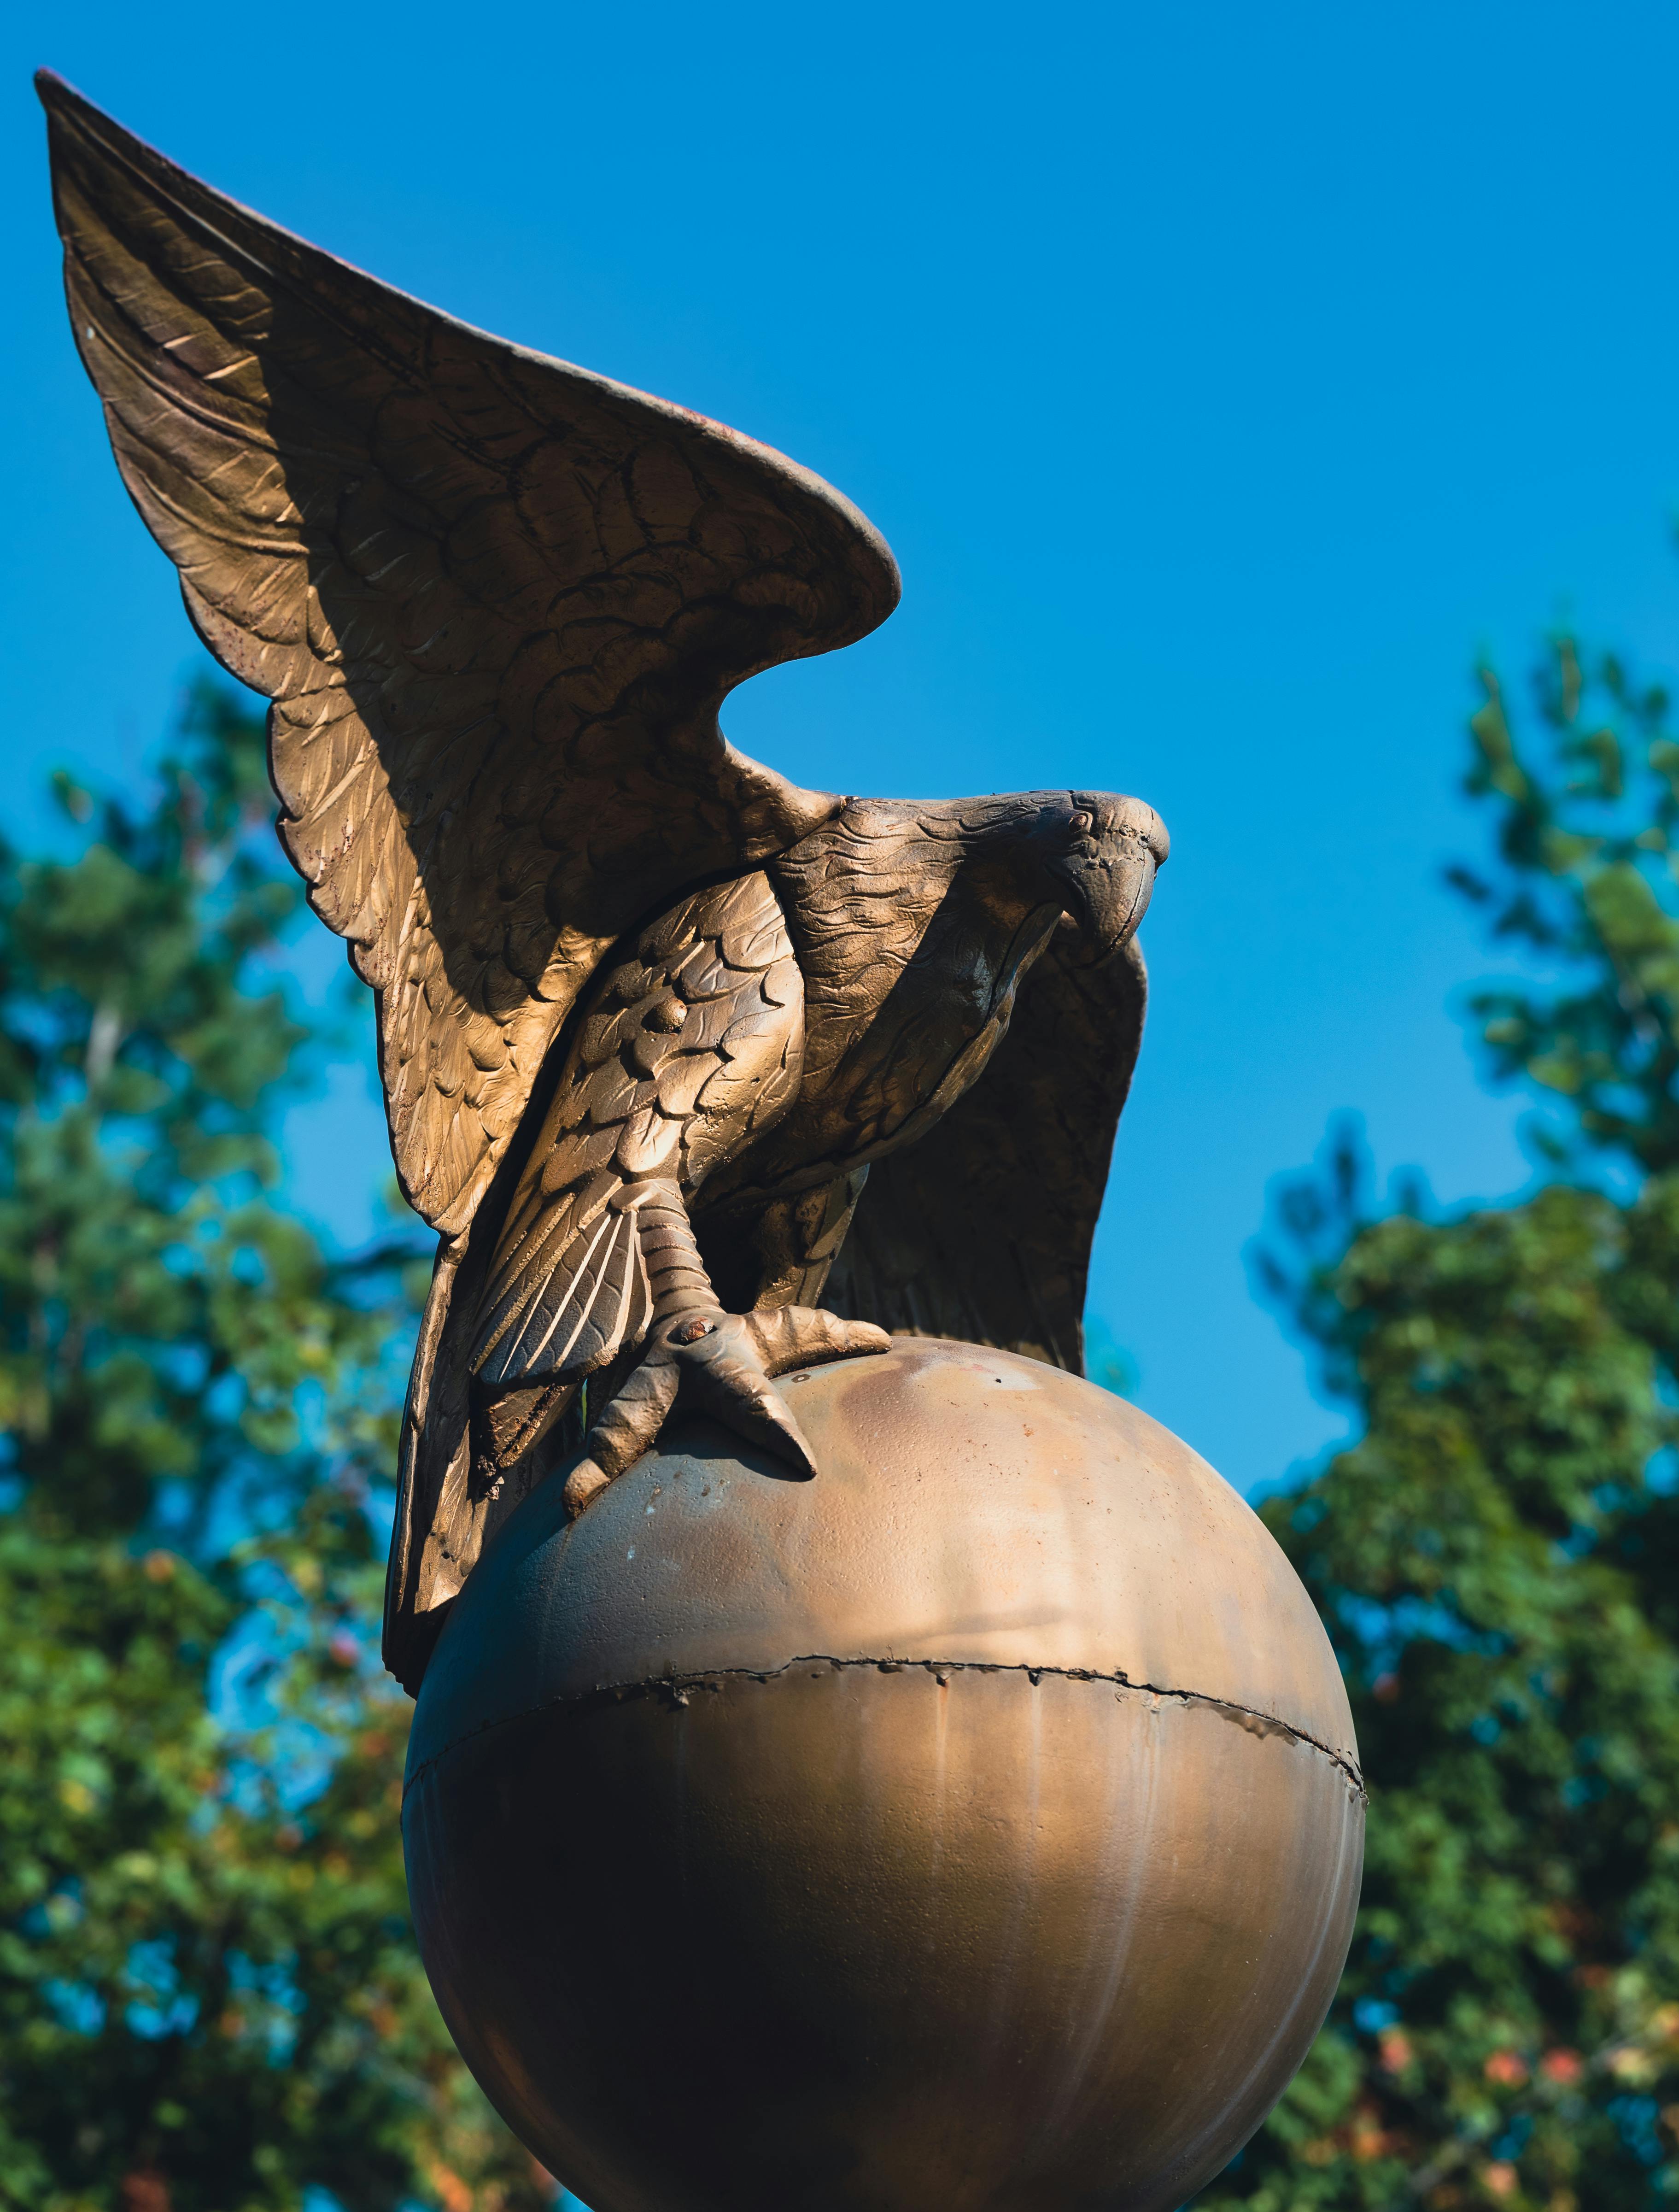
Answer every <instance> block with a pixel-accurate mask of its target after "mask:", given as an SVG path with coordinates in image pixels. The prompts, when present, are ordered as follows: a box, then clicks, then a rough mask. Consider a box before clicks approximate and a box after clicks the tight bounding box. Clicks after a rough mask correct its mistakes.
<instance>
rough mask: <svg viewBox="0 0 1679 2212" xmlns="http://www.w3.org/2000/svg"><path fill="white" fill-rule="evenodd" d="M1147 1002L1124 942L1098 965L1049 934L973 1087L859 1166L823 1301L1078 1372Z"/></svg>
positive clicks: (911, 1330)
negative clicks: (895, 1148) (905, 1142)
mask: <svg viewBox="0 0 1679 2212" xmlns="http://www.w3.org/2000/svg"><path fill="white" fill-rule="evenodd" d="M1147 998H1148V977H1147V973H1146V971H1145V969H1144V968H1143V955H1142V952H1141V951H1139V949H1138V947H1137V943H1136V941H1135V939H1133V940H1132V941H1131V942H1130V944H1128V945H1125V946H1124V947H1123V949H1122V950H1121V951H1118V952H1116V953H1115V954H1114V955H1113V956H1112V958H1111V959H1108V960H1106V961H1105V962H1103V963H1101V964H1100V966H1098V967H1086V966H1081V965H1080V964H1079V948H1078V946H1077V945H1076V943H1074V942H1072V941H1070V939H1068V938H1067V937H1066V936H1058V937H1057V938H1056V939H1052V941H1051V944H1050V947H1049V949H1048V950H1047V951H1046V952H1045V953H1044V954H1043V956H1042V957H1041V958H1040V960H1039V961H1038V963H1037V964H1036V966H1035V967H1033V969H1031V970H1030V972H1029V973H1028V974H1027V978H1026V981H1024V982H1023V983H1022V985H1021V993H1020V997H1019V1000H1018V1001H1017V1002H1016V1004H1015V1013H1014V1018H1013V1020H1012V1021H1011V1022H1010V1024H1009V1030H1008V1034H1007V1036H1005V1037H1004V1038H1003V1042H1002V1043H1001V1044H1000V1045H999V1046H998V1047H997V1051H996V1053H995V1054H993V1055H992V1058H991V1065H990V1066H988V1067H987V1068H986V1070H985V1073H984V1074H983V1075H982V1076H981V1077H980V1079H979V1082H978V1083H976V1084H975V1085H974V1086H973V1090H972V1091H969V1092H968V1093H967V1097H965V1098H962V1099H961V1100H960V1101H959V1102H958V1103H957V1104H955V1106H953V1107H952V1108H951V1109H950V1111H949V1113H948V1114H947V1115H945V1116H944V1118H943V1121H940V1122H939V1123H938V1125H937V1127H936V1129H935V1130H934V1131H933V1133H932V1134H931V1136H930V1137H929V1138H925V1139H923V1140H922V1142H921V1143H920V1144H918V1145H912V1146H909V1147H907V1148H906V1150H905V1151H903V1152H892V1153H889V1154H888V1156H887V1158H884V1159H882V1160H877V1161H876V1163H875V1164H874V1166H873V1167H871V1168H870V1170H869V1181H868V1183H867V1185H866V1186H865V1188H864V1193H863V1195H862V1198H861V1199H860V1200H859V1201H858V1209H857V1212H856V1215H855V1216H854V1218H853V1219H852V1225H851V1230H850V1232H849V1234H848V1235H847V1237H846V1242H845V1243H844V1245H843V1246H842V1247H841V1249H840V1252H839V1257H838V1259H837V1260H836V1261H834V1263H833V1269H832V1271H831V1272H830V1273H829V1275H828V1278H827V1284H826V1285H825V1286H824V1288H823V1291H822V1304H824V1305H825V1306H827V1308H828V1309H829V1310H830V1311H832V1312H833V1313H837V1314H843V1315H848V1316H853V1317H859V1318H866V1319H867V1320H870V1321H873V1322H879V1323H880V1324H881V1326H882V1328H889V1329H894V1330H896V1331H898V1332H899V1333H900V1334H908V1335H917V1336H954V1337H960V1338H962V1339H964V1340H967V1342H968V1343H971V1344H993V1345H997V1346H1000V1347H1001V1348H1003V1349H1004V1350H1007V1351H1009V1352H1023V1353H1025V1354H1026V1356H1027V1358H1032V1359H1045V1360H1048V1361H1050V1362H1051V1363H1052V1364H1053V1365H1055V1366H1057V1367H1066V1368H1070V1369H1071V1370H1072V1371H1073V1373H1074V1374H1076V1375H1082V1373H1083V1371H1084V1328H1083V1313H1084V1290H1085V1279H1086V1276H1087V1274H1088V1270H1089V1265H1090V1243H1091V1239H1092V1237H1094V1234H1095V1230H1096V1216H1097V1214H1098V1213H1099V1212H1100V1210H1101V1203H1102V1191H1103V1188H1104V1186H1105V1185H1106V1182H1107V1169H1108V1161H1109V1158H1110V1157H1111V1155H1112V1151H1113V1139H1114V1133H1115V1131H1116V1130H1117V1128H1118V1125H1119V1113H1120V1109H1121V1108H1122V1107H1123V1106H1124V1103H1125V1094H1126V1092H1127V1091H1129V1090H1130V1080H1131V1071H1132V1069H1133V1067H1134V1066H1136V1063H1137V1048H1138V1046H1139V1045H1140V1044H1141V1042H1142V1040H1143V1011H1144V1007H1145V1005H1146V1002H1147Z"/></svg>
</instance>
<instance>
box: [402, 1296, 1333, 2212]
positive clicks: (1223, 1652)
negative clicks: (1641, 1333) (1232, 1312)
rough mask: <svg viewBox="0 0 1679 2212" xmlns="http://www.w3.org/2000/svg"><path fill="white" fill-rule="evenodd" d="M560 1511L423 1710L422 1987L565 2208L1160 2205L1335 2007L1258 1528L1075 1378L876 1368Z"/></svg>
mask: <svg viewBox="0 0 1679 2212" xmlns="http://www.w3.org/2000/svg"><path fill="white" fill-rule="evenodd" d="M783 1387H784V1388H785V1390H786V1392H787V1394H788V1397H789V1401H790V1402H791V1404H792V1405H793V1407H794V1408H795V1410H796V1411H797V1416H798V1419H799V1421H800V1423H801V1424H802V1425H803V1429H804V1431H805V1433H806V1435H807V1436H808V1437H809V1439H810V1441H811V1443H812V1444H813V1446H814V1447H815V1452H816V1455H817V1459H818V1462H819V1464H820V1466H821V1474H820V1475H819V1476H818V1477H817V1478H816V1479H815V1480H814V1481H811V1482H797V1481H792V1480H788V1479H787V1478H786V1477H785V1474H784V1472H783V1471H782V1470H780V1469H779V1468H778V1467H777V1466H776V1465H775V1464H774V1463H773V1462H771V1461H769V1460H767V1459H764V1460H758V1459H756V1458H755V1457H754V1455H752V1454H750V1453H749V1452H748V1453H743V1452H742V1451H741V1449H740V1448H739V1446H738V1443H737V1442H736V1440H735V1439H734V1438H732V1437H729V1436H728V1435H726V1434H725V1433H724V1431H721V1430H720V1429H717V1428H714V1427H712V1426H711V1425H707V1424H705V1423H701V1422H692V1423H688V1422H683V1421H682V1420H680V1419H679V1420H677V1421H676V1422H673V1423H672V1424H671V1425H670V1429H669V1430H668V1431H667V1433H666V1437H665V1439H664V1449H662V1450H661V1451H659V1452H658V1453H656V1454H653V1455H649V1456H648V1457H647V1458H646V1459H645V1460H643V1461H642V1462H640V1463H639V1465H638V1466H636V1467H635V1468H633V1469H632V1470H631V1471H630V1473H629V1474H627V1475H625V1476H623V1477H622V1478H621V1480H619V1481H618V1482H616V1483H615V1485H614V1486H612V1488H611V1489H610V1490H609V1492H606V1493H605V1494H604V1496H603V1497H602V1498H600V1499H599V1500H598V1501H597V1503H596V1504H593V1505H591V1507H590V1508H589V1509H588V1510H587V1511H586V1512H585V1514H584V1516H583V1517H582V1518H581V1519H580V1520H579V1522H576V1523H575V1524H574V1525H569V1526H568V1525H567V1521H566V1517H565V1512H564V1509H563V1506H562V1504H561V1496H560V1492H561V1480H550V1481H549V1483H547V1484H546V1485H545V1486H543V1487H542V1489H541V1490H539V1491H538V1492H536V1494H535V1495H534V1496H533V1497H532V1498H530V1499H529V1500H528V1501H527V1502H526V1503H525V1504H524V1506H523V1507H522V1508H521V1509H520V1510H519V1511H518V1514H516V1515H515V1516H514V1517H513V1518H512V1520H511V1521H510V1522H508V1524H507V1526H506V1528H505V1529H504V1531H503V1532H502V1534H500V1537H499V1538H498V1539H497V1540H496V1541H495V1543H494V1545H493V1547H491V1549H490V1550H489V1552H488V1554H487V1555H486V1557H485V1559H484V1560H483V1561H482V1564H481V1565H479V1566H478V1568H477V1569H476V1571H475V1573H474V1574H473V1577H472V1579H471V1581H470V1584H469V1585H468V1587H467V1589H466V1590H465V1592H464V1595H463V1596H462V1597H461V1599H460V1600H459V1601H458V1606H457V1608H456V1612H455V1613H454V1616H453V1617H452V1619H451V1620H450V1621H449V1623H448V1625H447V1626H446V1629H445V1631H444V1633H443V1636H442V1638H441V1639H440V1641H439V1645H438V1648H437V1651H436V1654H435V1656H434V1657H433V1660H432V1662H431V1666H430V1669H429V1671H428V1673H427V1677H426V1680H425V1682H424V1684H423V1686H422V1687H421V1694H420V1699H419V1705H418V1710H417V1711H416V1715H415V1727H414V1735H413V1742H412V1748H411V1751H410V1755H409V1786H408V1792H407V1798H406V1804H405V1810H404V1820H403V1825H404V1836H405V1841H406V1846H407V1851H408V1865H409V1884H410V1887H411V1890H412V1893H413V1899H414V1910H415V1924H416V1928H417V1929H418V1933H419V1940H420V1945H421V1954H422V1955H423V1957H424V1959H425V1962H426V1966H427V1972H429V1974H430V1976H431V1978H432V1983H433V1988H434V1989H435V1990H436V1992H437V1996H438V2000H439V2004H440V2005H441V2006H442V2008H443V2012H444V2015H445V2018H446V2020H447V2021H448V2024H449V2027H450V2028H451V2031H452V2033H453V2034H454V2036H455V2039H456V2040H457V2042H458V2044H459V2045H460V2047H461V2050H462V2051H463V2053H464V2056H465V2057H466V2059H467V2061H468V2063H469V2064H470V2066H471V2067H472V2069H473V2070H474V2072H475V2073H476V2075H477V2076H478V2078H479V2080H480V2081H482V2083H483V2085H484V2087H485V2088H486V2089H487V2090H488V2093H489V2094H490V2096H491V2097H492V2098H493V2099H494V2102H495V2103H496V2105H497V2106H499V2107H500V2110H501V2112H503V2113H504V2114H505V2115H506V2118H507V2119H508V2120H509V2122H510V2123H511V2124H512V2126H513V2127H514V2129H515V2130H517V2131H518V2134H519V2135H520V2136H521V2137H522V2138H523V2139H524V2142H527V2143H528V2144H529V2145H530V2148H531V2149H532V2150H533V2151H535V2152H536V2154H537V2155H538V2156H539V2157H540V2158H541V2159H542V2160H543V2161H544V2163H545V2164H547V2165H548V2166H549V2167H550V2168H551V2169H552V2170H553V2171H554V2172H555V2173H557V2174H558V2175H559V2176H560V2177H561V2179H562V2180H563V2181H564V2182H565V2183H566V2184H567V2186H568V2187H569V2188H571V2189H572V2190H573V2191H576V2193H577V2194H578V2195H579V2197H582V2198H583V2199H584V2201H585V2203H588V2204H590V2205H591V2206H592V2207H593V2208H594V2212H928V2208H930V2207H936V2208H938V2212H1058V2208H1062V2207H1067V2208H1073V2207H1078V2208H1096V2207H1101V2208H1110V2207H1111V2208H1114V2212H1118V2208H1127V2212H1132V2208H1134V2212H1165V2208H1169V2207H1171V2206H1173V2205H1175V2204H1179V2203H1182V2202H1183V2201H1184V2200H1185V2198H1186V2197H1190V2196H1191V2195H1192V2194H1193V2193H1194V2191H1196V2190H1197V2188H1198V2187H1200V2186H1201V2185H1203V2183H1204V2182H1206V2181H1207V2180H1208V2179H1210V2178H1211V2177H1212V2176H1213V2175H1214V2174H1215V2172H1217V2171H1218V2170H1219V2168H1220V2167H1221V2166H1222V2165H1223V2164H1224V2163H1225V2161H1226V2160H1227V2159H1228V2158H1229V2157H1230V2156H1231V2155H1232V2154H1233V2153H1234V2152H1235V2150H1236V2149H1237V2148H1239V2147H1240V2144H1241V2143H1242V2142H1244V2141H1245V2140H1246V2137H1247V2136H1249V2135H1250V2134H1251V2133H1252V2130H1254V2129H1255V2128H1256V2127H1257V2126H1258V2124H1259V2122H1260V2121H1261V2120H1262V2119H1263V2118H1264V2114H1265V2113H1266V2112H1267V2111H1268V2110H1269V2109H1270V2106H1271V2105H1272V2103H1273V2102H1274V2101H1275V2100H1276V2097H1277V2096H1278V2094H1279V2093H1281V2091H1282V2088H1283V2087H1284V2085H1285V2084H1286V2083H1287V2081H1288V2079H1289V2077H1290V2075H1292V2074H1293V2072H1294V2069H1295V2068H1296V2067H1297V2066H1298V2064H1299V2063H1300V2059H1301V2057H1303V2056H1304V2054H1305V2052H1306V2048H1307V2046H1308V2045H1309V2044H1310V2043H1311V2041H1312V2037H1313V2035H1314V2034H1315V2033H1316V2032H1317V2029H1318V2025H1319V2023H1320V2021H1321V2020H1322V2018H1323V2015H1324V2012H1325V2010H1326V2008H1327V2007H1328V2004H1329V2002H1330V1996H1331V1995H1332V1993H1333V1991H1334V1989H1335V1986H1336V1983H1337V1978H1338V1977H1339V1975H1340V1972H1341V1968H1342V1964H1343V1960H1344V1957H1345V1954H1346V1950H1347V1946H1348V1942H1349V1937H1350V1934H1351V1929H1352V1921H1353V1914H1354V1910H1355V1905H1356V1902H1357V1896H1358V1887H1359V1874H1360V1867H1361V1850H1362V1837H1363V1816H1364V1801H1363V1795H1362V1791H1361V1787H1360V1785H1359V1782H1358V1778H1357V1768H1356V1763H1355V1761H1356V1749H1355V1744H1354V1741H1353V1732H1352V1724H1351V1719H1350V1716H1349V1711H1348V1708H1347V1703H1346V1699H1345V1696H1344V1694H1343V1689H1342V1685H1341V1679H1340V1676H1339V1674H1338V1673H1337V1668H1336V1665H1335V1662H1334V1659H1333V1656H1332V1655H1331V1653H1330V1647H1329V1644H1328V1642H1327V1639H1326V1638H1325V1637H1324V1632H1323V1630H1322V1628H1321V1626H1319V1624H1318V1620H1317V1617H1316V1615H1315V1613H1313V1611H1312V1607H1311V1604H1310V1602H1309V1601H1308V1600H1307V1598H1306V1594H1305V1592H1304V1590H1303V1589H1301V1587H1300V1583H1298V1581H1297V1580H1296V1579H1295V1577H1294V1573H1293V1571H1291V1569H1290V1568H1289V1567H1288V1564H1287V1562H1286V1561H1285V1560H1284V1559H1283V1557H1282V1553H1280V1552H1279V1551H1278V1550H1277V1548H1276V1545H1275V1544H1274V1543H1273V1542H1272V1541H1271V1539H1270V1536H1269V1535H1268V1534H1266V1533H1265V1531H1264V1528H1263V1527H1262V1526H1261V1524H1260V1522H1258V1519H1257V1518H1256V1517H1255V1516H1254V1515H1253V1514H1252V1512H1251V1511H1250V1510H1249V1509H1248V1507H1247V1506H1246V1504H1243V1503H1242V1501H1241V1500H1240V1498H1238V1497H1237V1496H1236V1494H1235V1492H1233V1491H1232V1490H1231V1489H1230V1488H1229V1487H1228V1486H1227V1485H1226V1484H1225V1483H1223V1482H1222V1481H1221V1480H1220V1479H1219V1477H1218V1476H1217V1475H1215V1474H1214V1473H1213V1471H1212V1470H1211V1468H1209V1467H1208V1466H1207V1465H1206V1464H1205V1462H1203V1461H1201V1460H1199V1459H1197V1457H1196V1455H1194V1454H1193V1453H1192V1452H1191V1451H1190V1450H1189V1449H1187V1447H1186V1446H1185V1445H1184V1444H1182V1443H1179V1442H1178V1440H1177V1439H1176V1438H1175V1437H1173V1436H1172V1435H1171V1434H1170V1433H1169V1432H1168V1431H1166V1430H1164V1429H1162V1428H1161V1427H1160V1426H1159V1425H1158V1424H1157V1423H1155V1422H1154V1421H1151V1420H1149V1419H1148V1418H1147V1416H1146V1415H1144V1414H1143V1413H1138V1412H1137V1410H1136V1409H1135V1408H1134V1407H1130V1406H1129V1405H1127V1404H1125V1403H1124V1401H1121V1400H1119V1399H1117V1398H1114V1397H1112V1396H1111V1395H1109V1394H1107V1393H1106V1392H1105V1391H1102V1390H1100V1389H1096V1388H1095V1387H1094V1385H1092V1384H1090V1383H1083V1382H1080V1381H1078V1380H1077V1379H1076V1378H1075V1377H1073V1376H1069V1375H1066V1374H1064V1373H1063V1372H1062V1371H1061V1370H1058V1369H1055V1368H1051V1367H1046V1366H1041V1365H1040V1364H1037V1363H1036V1362H1034V1361H1032V1360H1027V1359H1021V1358H1015V1357H1013V1356H1012V1355H1010V1354H1008V1353H1002V1352H988V1351H982V1350H979V1349H976V1348H975V1347H974V1346H968V1345H961V1344H952V1343H941V1342H936V1341H931V1340H916V1339H900V1340H898V1342H897V1343H896V1345H895V1346H894V1350H893V1351H892V1352H890V1353H889V1354H888V1355H886V1356H884V1357H882V1358H873V1359H858V1360H847V1361H844V1362H841V1363H839V1364H836V1365H833V1366H829V1367H823V1368H816V1369H813V1370H809V1373H808V1374H804V1375H801V1376H793V1377H790V1378H788V1379H787V1381H786V1382H785V1384H784V1386H783Z"/></svg>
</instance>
